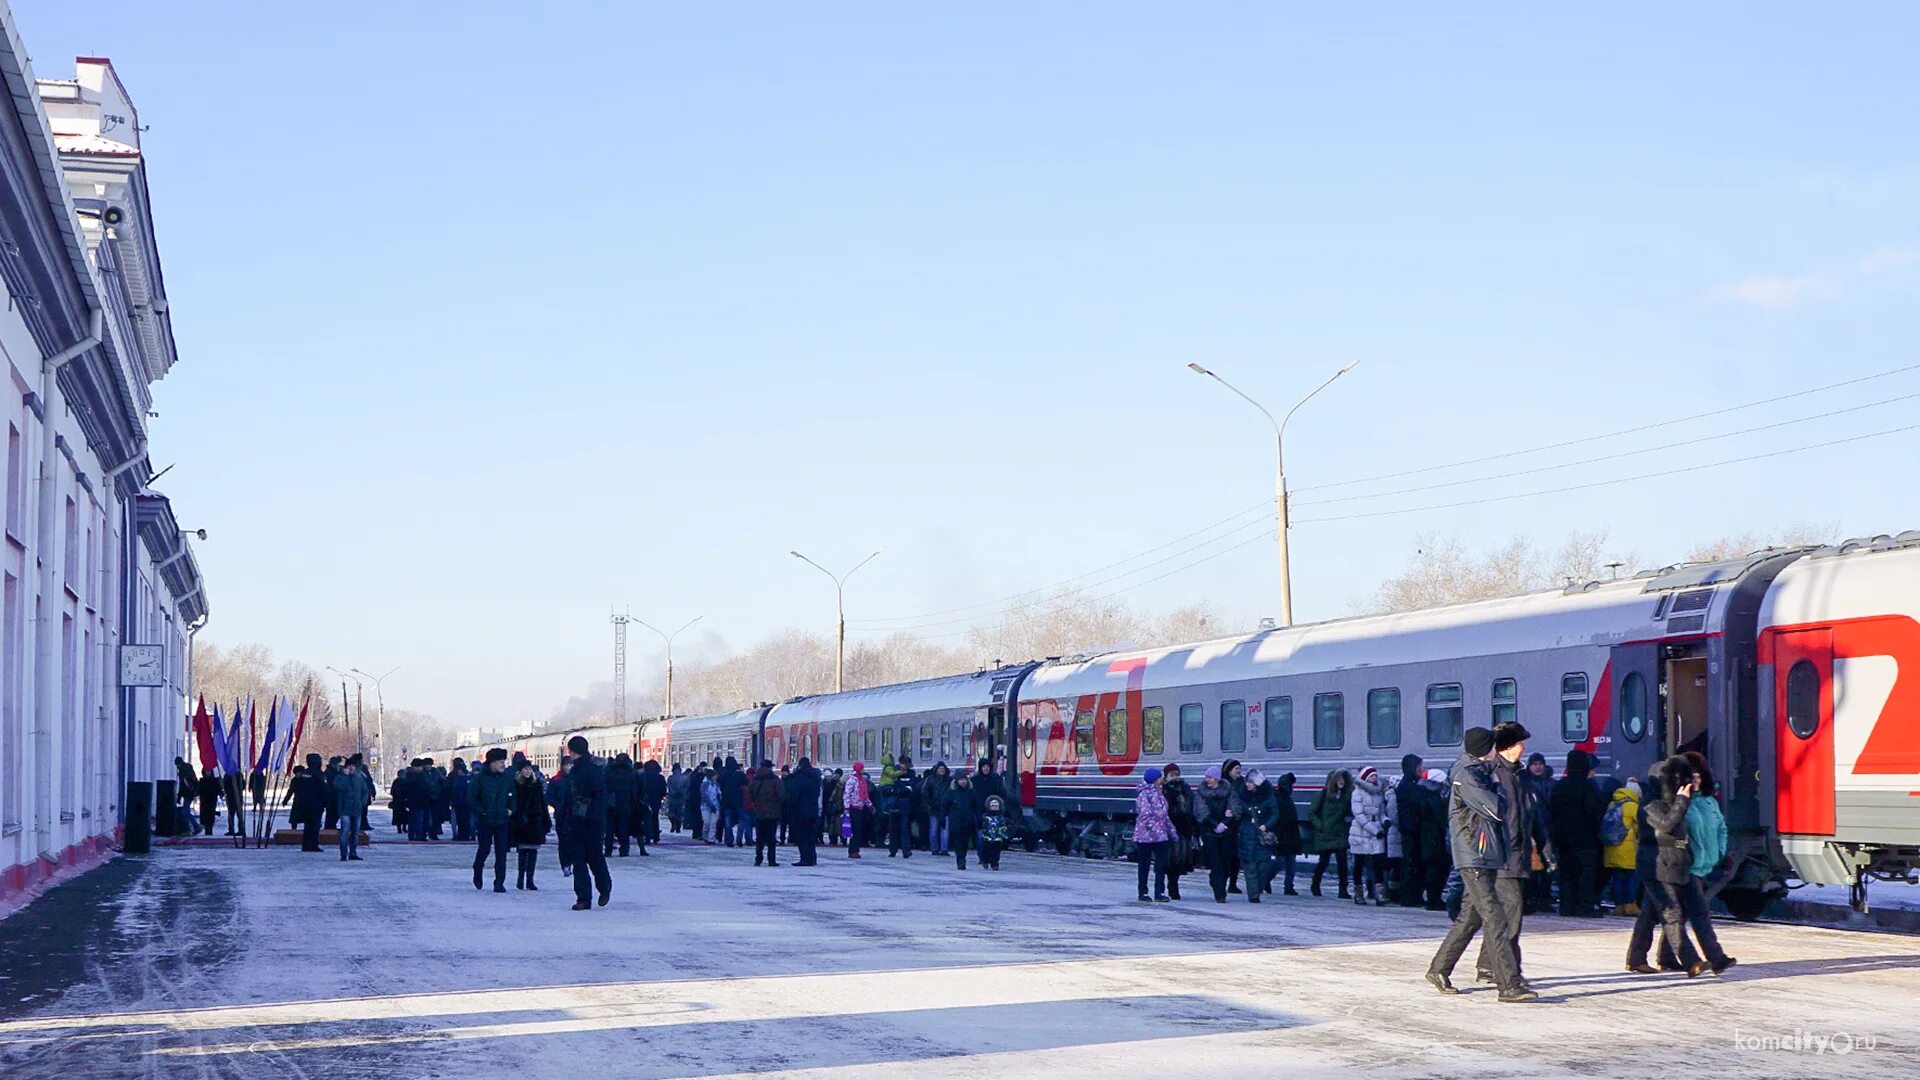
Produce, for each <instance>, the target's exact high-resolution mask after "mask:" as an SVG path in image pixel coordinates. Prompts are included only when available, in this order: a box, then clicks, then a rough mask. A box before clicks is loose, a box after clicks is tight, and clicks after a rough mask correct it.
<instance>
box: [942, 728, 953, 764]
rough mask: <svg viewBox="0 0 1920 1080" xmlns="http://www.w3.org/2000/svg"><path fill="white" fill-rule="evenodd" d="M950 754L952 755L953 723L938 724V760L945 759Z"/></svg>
mask: <svg viewBox="0 0 1920 1080" xmlns="http://www.w3.org/2000/svg"><path fill="white" fill-rule="evenodd" d="M952 756H953V725H952V724H941V725H940V760H941V761H945V760H947V759H948V758H950V757H952Z"/></svg>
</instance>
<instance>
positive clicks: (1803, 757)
mask: <svg viewBox="0 0 1920 1080" xmlns="http://www.w3.org/2000/svg"><path fill="white" fill-rule="evenodd" d="M1772 644H1773V649H1772V652H1773V657H1772V662H1773V715H1774V733H1773V738H1774V792H1775V793H1774V821H1775V827H1776V828H1778V829H1779V830H1780V832H1781V833H1782V834H1786V833H1797V834H1801V835H1812V836H1832V835H1833V827H1834V775H1833V631H1832V630H1791V631H1786V632H1783V633H1778V634H1775V635H1773V637H1772ZM1762 660H1763V662H1764V660H1765V657H1762Z"/></svg>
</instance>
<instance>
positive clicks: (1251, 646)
mask: <svg viewBox="0 0 1920 1080" xmlns="http://www.w3.org/2000/svg"><path fill="white" fill-rule="evenodd" d="M1781 554H1782V552H1780V551H1770V552H1756V553H1755V554H1753V555H1750V556H1746V557H1743V558H1738V559H1728V560H1723V561H1717V562H1704V563H1687V564H1681V565H1679V566H1672V567H1667V568H1665V569H1662V570H1659V571H1654V572H1651V573H1646V574H1641V575H1638V576H1636V577H1631V578H1623V579H1621V580H1619V581H1605V582H1587V583H1584V584H1576V585H1570V586H1568V587H1567V588H1564V589H1553V590H1547V591H1542V592H1535V593H1528V594H1525V595H1522V596H1511V597H1502V598H1499V599H1494V600H1477V601H1472V602H1469V603H1463V604H1450V605H1447V606H1444V607H1434V608H1425V609H1422V610H1419V611H1409V612H1401V613H1396V614H1391V615H1365V616H1357V617H1354V618H1348V619H1334V620H1330V621H1327V622H1319V623H1307V624H1303V625H1298V626H1292V627H1285V628H1279V629H1273V630H1261V631H1256V632H1254V633H1250V634H1241V635H1238V636H1235V637H1227V638H1219V639H1216V640H1213V641H1203V642H1197V643H1191V644H1184V645H1173V646H1167V647H1164V648H1158V649H1144V650H1135V651H1130V652H1112V653H1105V654H1102V655H1099V656H1092V657H1075V658H1072V659H1066V660H1054V661H1049V662H1047V663H1045V664H1042V665H1041V666H1040V668H1039V670H1037V671H1035V672H1034V673H1033V675H1032V677H1031V678H1029V679H1028V680H1027V681H1026V684H1025V685H1024V686H1023V687H1022V688H1021V694H1020V696H1021V698H1022V699H1026V700H1034V699H1042V698H1059V697H1077V696H1079V695H1082V694H1089V693H1099V692H1105V691H1111V690H1113V689H1115V687H1116V685H1124V683H1119V682H1117V680H1118V679H1120V676H1121V672H1122V671H1124V670H1126V669H1128V668H1131V667H1134V666H1137V664H1138V663H1139V662H1141V661H1144V662H1145V664H1146V685H1147V686H1149V687H1178V686H1194V685H1204V684H1214V683H1232V682H1240V681H1243V680H1248V679H1258V678H1273V677H1277V676H1284V675H1292V674H1304V673H1313V672H1328V671H1344V670H1349V669H1355V668H1368V667H1388V666H1392V665H1399V664H1415V663H1430V662H1435V661H1445V660H1453V659H1459V658H1463V657H1471V656H1491V655H1501V654H1507V653H1523V652H1533V651H1537V650H1541V649H1555V648H1566V647H1569V646H1578V645H1594V646H1611V645H1618V644H1622V643H1625V642H1630V641H1648V640H1654V639H1658V638H1661V637H1663V636H1666V635H1668V634H1669V633H1673V632H1675V629H1674V628H1672V627H1670V626H1669V625H1668V624H1666V623H1663V622H1662V621H1660V620H1661V616H1662V614H1663V613H1664V611H1665V608H1666V598H1667V595H1668V594H1671V593H1675V592H1678V591H1689V590H1691V591H1694V592H1695V593H1696V594H1700V595H1702V596H1703V600H1707V601H1708V602H1710V603H1711V604H1712V611H1713V617H1714V618H1715V619H1718V618H1719V617H1720V615H1721V610H1722V608H1723V604H1722V603H1720V602H1718V601H1717V599H1713V598H1712V596H1711V593H1710V592H1709V591H1710V590H1713V589H1715V588H1716V587H1717V586H1718V585H1720V584H1724V583H1726V582H1728V581H1732V580H1736V579H1738V578H1739V577H1740V576H1742V575H1743V574H1745V573H1746V572H1747V570H1749V569H1751V568H1752V567H1753V566H1755V565H1758V564H1759V563H1760V562H1763V561H1765V560H1767V559H1770V558H1774V557H1777V556H1779V555H1781ZM1701 622H1702V624H1703V625H1704V624H1705V623H1706V622H1707V620H1706V619H1704V618H1703V619H1702V620H1701ZM1715 625H1717V623H1716V624H1715Z"/></svg>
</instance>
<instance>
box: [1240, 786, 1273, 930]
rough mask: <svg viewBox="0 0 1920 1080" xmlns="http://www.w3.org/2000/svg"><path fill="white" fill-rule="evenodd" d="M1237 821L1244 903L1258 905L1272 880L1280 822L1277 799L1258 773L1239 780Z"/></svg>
mask: <svg viewBox="0 0 1920 1080" xmlns="http://www.w3.org/2000/svg"><path fill="white" fill-rule="evenodd" d="M1238 817H1239V821H1240V872H1241V873H1242V874H1244V875H1246V890H1247V902H1248V903H1252V904H1257V903H1259V902H1260V894H1261V893H1262V892H1264V891H1265V890H1266V887H1267V879H1268V878H1269V877H1271V876H1272V875H1271V873H1270V872H1269V866H1270V865H1271V861H1272V852H1273V850H1274V848H1275V847H1277V846H1278V845H1279V842H1280V838H1279V837H1278V836H1277V835H1275V833H1274V831H1273V829H1274V826H1275V825H1276V824H1277V823H1278V822H1279V820H1280V799H1279V796H1277V795H1276V794H1275V793H1274V790H1273V785H1272V784H1270V783H1268V782H1267V777H1266V774H1264V773H1262V772H1261V771H1260V770H1259V769H1248V770H1247V771H1246V773H1245V774H1244V775H1243V776H1242V777H1241V781H1240V799H1239V811H1238Z"/></svg>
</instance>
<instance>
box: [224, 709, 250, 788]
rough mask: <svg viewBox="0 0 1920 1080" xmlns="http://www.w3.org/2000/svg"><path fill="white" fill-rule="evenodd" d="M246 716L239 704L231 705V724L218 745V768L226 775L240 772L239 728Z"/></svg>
mask: <svg viewBox="0 0 1920 1080" xmlns="http://www.w3.org/2000/svg"><path fill="white" fill-rule="evenodd" d="M246 718H247V714H246V712H245V711H243V710H242V709H241V708H240V703H239V702H237V701H236V702H234V703H233V722H232V723H231V724H229V725H227V737H226V738H225V739H223V740H221V743H220V768H221V769H222V770H223V771H225V772H227V773H237V772H239V771H240V726H241V725H242V724H243V723H245V722H246Z"/></svg>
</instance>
